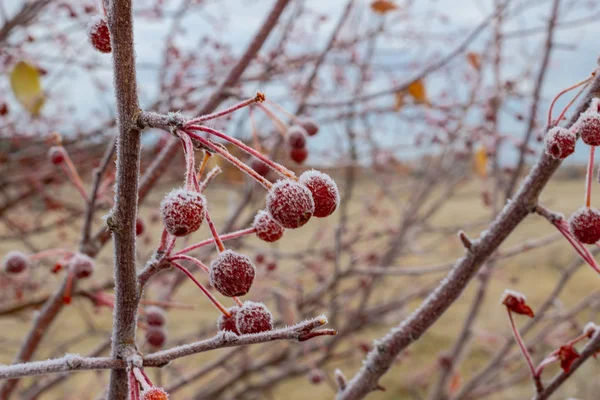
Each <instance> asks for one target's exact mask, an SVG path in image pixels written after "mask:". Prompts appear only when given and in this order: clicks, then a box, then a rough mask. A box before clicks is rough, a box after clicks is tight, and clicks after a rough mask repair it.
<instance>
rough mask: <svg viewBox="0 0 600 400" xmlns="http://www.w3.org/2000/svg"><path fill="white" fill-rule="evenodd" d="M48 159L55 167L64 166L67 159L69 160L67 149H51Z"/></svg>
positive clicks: (58, 147)
mask: <svg viewBox="0 0 600 400" xmlns="http://www.w3.org/2000/svg"><path fill="white" fill-rule="evenodd" d="M48 158H49V159H50V162H51V163H52V164H54V165H60V164H62V163H63V162H64V161H65V158H67V153H66V151H65V148H64V147H62V146H52V147H50V150H48Z"/></svg>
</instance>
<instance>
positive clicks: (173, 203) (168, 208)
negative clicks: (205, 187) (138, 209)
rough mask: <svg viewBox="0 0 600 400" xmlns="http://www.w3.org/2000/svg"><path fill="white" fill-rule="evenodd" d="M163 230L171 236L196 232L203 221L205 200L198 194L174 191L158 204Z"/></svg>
mask: <svg viewBox="0 0 600 400" xmlns="http://www.w3.org/2000/svg"><path fill="white" fill-rule="evenodd" d="M160 212H161V215H162V219H163V223H164V224H165V229H166V230H167V232H169V233H170V234H171V235H173V236H186V235H189V234H190V233H192V232H195V231H197V230H198V229H199V228H200V225H202V221H204V214H205V212H206V198H205V197H204V196H203V195H201V194H200V193H198V192H193V191H191V190H185V189H182V188H179V189H174V190H173V191H171V192H170V193H169V194H167V195H166V196H165V198H164V199H163V201H162V202H161V203H160Z"/></svg>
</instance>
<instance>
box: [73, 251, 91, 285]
mask: <svg viewBox="0 0 600 400" xmlns="http://www.w3.org/2000/svg"><path fill="white" fill-rule="evenodd" d="M69 269H72V270H73V273H74V274H75V276H76V277H77V278H78V279H85V278H89V277H90V276H91V275H92V274H93V273H94V260H93V259H92V258H91V257H89V256H87V255H85V254H82V253H77V254H75V255H73V257H71V259H70V260H69Z"/></svg>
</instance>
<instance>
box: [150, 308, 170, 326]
mask: <svg viewBox="0 0 600 400" xmlns="http://www.w3.org/2000/svg"><path fill="white" fill-rule="evenodd" d="M165 321H166V317H165V310H163V309H162V308H160V307H157V306H148V307H146V323H147V324H148V325H150V326H163V325H164V324H165Z"/></svg>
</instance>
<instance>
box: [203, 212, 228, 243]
mask: <svg viewBox="0 0 600 400" xmlns="http://www.w3.org/2000/svg"><path fill="white" fill-rule="evenodd" d="M205 218H206V223H208V227H209V228H210V233H211V234H212V235H213V238H214V239H215V244H216V245H217V250H219V253H222V252H224V251H225V245H224V244H223V241H222V240H221V238H220V237H219V232H217V228H216V227H215V224H214V222H213V220H212V218H211V217H210V214H209V212H208V210H206V215H205Z"/></svg>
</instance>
